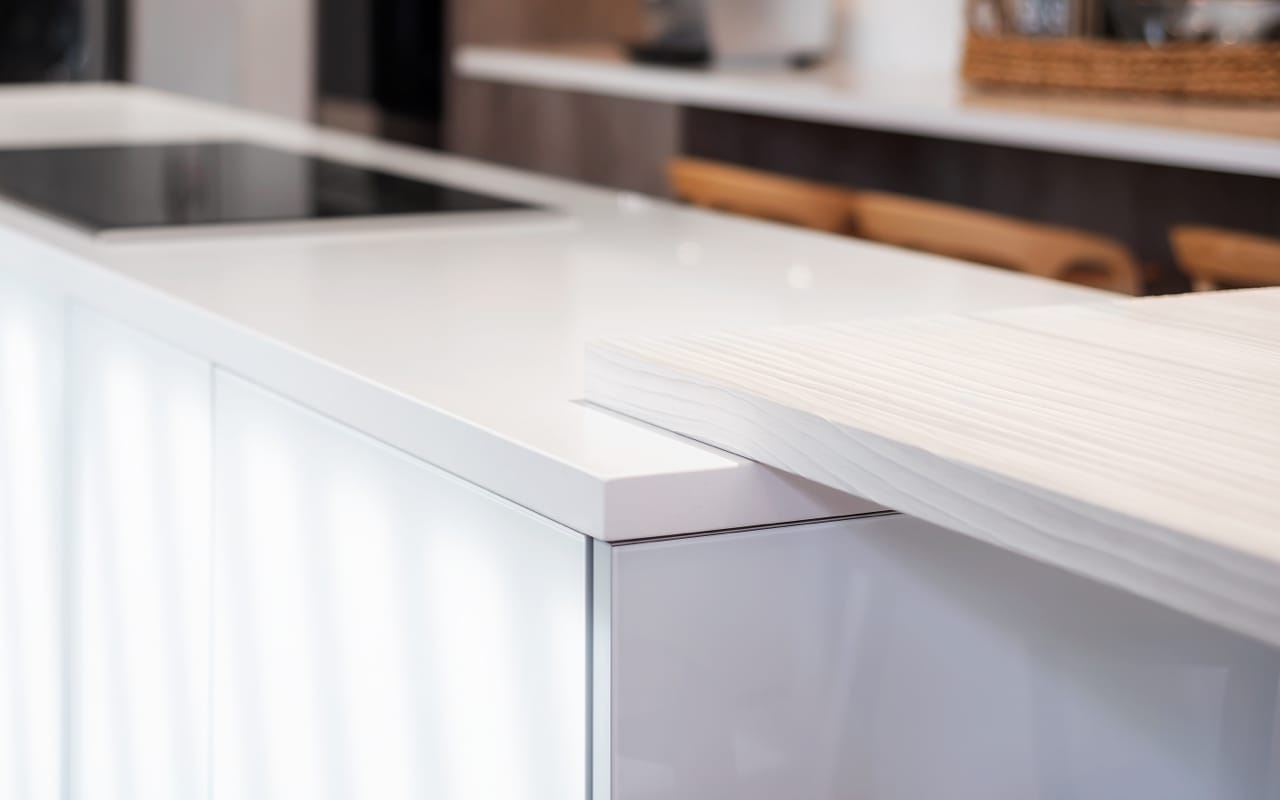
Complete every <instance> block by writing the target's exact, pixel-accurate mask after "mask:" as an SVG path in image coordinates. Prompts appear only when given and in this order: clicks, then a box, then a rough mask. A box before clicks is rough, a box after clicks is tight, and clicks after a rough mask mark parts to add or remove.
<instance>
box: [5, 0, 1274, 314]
mask: <svg viewBox="0 0 1280 800" xmlns="http://www.w3.org/2000/svg"><path fill="white" fill-rule="evenodd" d="M0 80H3V81H6V82H33V81H68V80H114V81H121V80H122V81H130V82H136V83H140V84H143V85H147V86H153V87H157V88H161V89H166V90H172V91H177V92H182V93H185V94H189V95H193V96H197V97H201V98H205V99H209V100H213V101H217V102H222V103H229V104H234V105H239V106H244V107H249V108H253V109H256V110H260V111H263V112H266V113H272V114H279V115H284V116H288V117H293V118H297V119H307V120H314V121H317V122H319V123H321V124H324V125H330V126H336V127H341V128H346V129H350V130H355V131H359V132H363V133H368V134H373V135H377V136H381V137H386V138H390V139H394V140H398V141H402V142H406V143H409V144H412V145H418V146H424V147H431V148H439V149H443V150H447V151H451V152H455V153H458V154H462V155H466V156H471V157H475V158H479V159H484V160H488V161H494V162H499V163H503V164H509V165H514V166H518V167H522V168H526V169H531V170H536V171H540V172H545V173H549V174H553V175H558V176H562V177H567V178H571V179H575V180H581V181H585V182H589V183H593V184H598V185H603V186H608V187H613V188H617V189H620V190H625V191H628V192H636V193H645V194H651V195H659V196H668V197H677V198H679V199H681V200H684V201H686V202H690V203H694V204H698V205H703V206H707V207H711V208H715V209H718V210H720V211H723V212H726V213H738V214H745V215H749V216H755V217H759V218H763V219H769V220H772V221H774V222H782V223H786V224H794V225H804V226H808V227H813V228H819V229H823V230H828V231H830V232H832V233H835V234H837V235H848V236H861V237H864V238H869V239H875V240H878V241H881V242H885V243H888V244H892V245H896V246H902V247H910V248H914V249H920V250H927V251H931V252H936V253H940V254H943V255H949V256H953V257H959V258H965V259H969V260H973V261H979V262H983V263H989V264H993V265H996V266H1000V267H1005V268H1009V269H1018V270H1024V271H1028V272H1034V273H1037V274H1042V275H1048V276H1050V277H1054V278H1058V279H1062V280H1072V281H1077V282H1082V283H1089V284H1093V285H1098V286H1106V287H1109V288H1114V289H1117V290H1120V291H1124V292H1128V293H1134V294H1146V293H1163V292H1174V291H1186V290H1188V289H1191V288H1196V289H1213V288H1221V287H1230V286H1244V285H1262V284H1280V180H1278V178H1280V0H970V1H969V2H966V0H647V1H646V0H221V2H216V3H214V2H209V0H83V2H82V1H81V0H4V2H3V4H0Z"/></svg>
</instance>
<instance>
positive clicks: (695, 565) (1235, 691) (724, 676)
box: [612, 516, 1280, 800]
mask: <svg viewBox="0 0 1280 800" xmlns="http://www.w3.org/2000/svg"><path fill="white" fill-rule="evenodd" d="M613 561H614V563H613V569H612V581H613V611H612V617H613V619H612V622H613V625H612V637H613V639H612V663H613V673H612V679H613V707H612V720H613V727H612V736H613V755H614V759H613V765H612V768H613V787H614V797H613V800H649V799H650V798H653V799H655V800H656V799H657V798H662V800H678V799H679V798H722V797H724V798H728V797H732V798H737V799H738V800H751V799H752V798H761V799H763V798H778V797H787V798H793V799H794V800H809V799H813V800H816V799H817V798H823V799H826V798H857V800H936V798H942V797H945V798H949V799H950V800H1050V799H1052V800H1057V799H1058V798H1073V799H1074V798H1080V799H1082V800H1083V799H1086V798H1087V800H1132V798H1161V800H1261V799H1262V798H1274V797H1276V796H1277V794H1276V793H1277V792H1278V791H1280V783H1277V776H1278V775H1280V746H1278V745H1280V742H1278V741H1277V738H1276V727H1275V726H1276V712H1277V686H1278V685H1280V652H1278V651H1276V650H1274V649H1271V648H1269V647H1267V646H1266V645H1263V644H1260V643H1258V642H1255V641H1253V640H1251V639H1246V638H1244V637H1241V636H1238V635H1236V634H1233V633H1230V632H1228V631H1226V630H1224V629H1221V628H1217V627H1215V626H1212V625H1209V624H1207V623H1203V622H1200V621H1197V620H1195V619H1192V618H1190V617H1187V616H1184V615H1181V614H1179V613H1177V612H1174V611H1171V610H1169V609H1166V608H1164V607H1162V606H1158V605H1156V604H1154V603H1151V602H1148V601H1146V600H1142V599H1139V598H1137V597H1134V596H1132V595H1128V594H1125V593H1123V592H1120V591H1117V590H1114V589H1111V588H1108V587H1105V586H1102V585H1100V584H1096V583H1093V582H1091V581H1089V580H1086V579H1083V578H1078V577H1075V576H1073V575H1071V574H1069V573H1066V572H1064V571H1061V570H1058V569H1054V568H1052V567H1047V566H1044V565H1041V564H1038V563H1036V562H1033V561H1031V560H1029V559H1026V558H1023V557H1020V556H1017V555H1014V554H1011V553H1008V552H1005V551H1003V550H999V549H996V548H994V547H991V546H989V545H986V544H982V543H979V542H976V541H971V540H968V539H965V538H963V537H958V536H955V535H954V534H953V533H951V532H949V531H946V530H943V529H940V528H936V527H934V526H932V525H929V524H926V523H923V522H920V521H917V520H914V519H912V518H909V517H905V516H886V517H877V518H864V519H860V520H850V521H843V522H831V523H823V524H813V525H807V526H801V527H789V528H780V529H772V530H766V531H759V532H751V533H741V534H728V535H722V536H711V537H704V538H695V539H685V540H675V541H669V542H654V543H640V544H634V545H625V546H619V547H615V548H614V550H613Z"/></svg>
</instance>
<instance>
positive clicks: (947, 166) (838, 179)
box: [682, 109, 1280, 291]
mask: <svg viewBox="0 0 1280 800" xmlns="http://www.w3.org/2000/svg"><path fill="white" fill-rule="evenodd" d="M682 147H683V150H684V151H685V152H687V153H688V154H690V155H696V156H701V157H705V158H713V159H719V160H723V161H729V162H732V163H737V164H743V165H747V166H753V167H758V168H761V169H767V170H773V171H777V172H782V173H786V174H792V175H797V176H802V177H806V178H812V179H815V180H822V181H827V182H830V183H836V184H842V185H846V186H852V187H863V188H869V189H880V190H884V191H893V192H901V193H904V194H911V195H916V196H918V197H927V198H932V199H935V200H941V201H945V202H949V203H959V204H963V205H967V206H971V207H975V208H981V209H986V210H989V211H995V212H999V213H1002V214H1012V215H1015V216H1019V217H1023V218H1026V219H1032V220H1038V221H1043V222H1053V223H1058V224H1063V225H1073V226H1077V227H1080V228H1085V229H1088V230H1092V231H1097V232H1099V233H1105V234H1109V235H1111V236H1114V237H1116V238H1118V239H1120V240H1121V241H1124V242H1126V243H1127V244H1129V245H1130V246H1131V247H1132V248H1133V249H1134V250H1135V252H1136V253H1137V254H1138V257H1139V258H1140V259H1142V260H1143V261H1144V262H1147V263H1151V264H1155V265H1157V266H1158V267H1159V269H1160V276H1161V277H1160V278H1159V279H1158V281H1157V282H1156V285H1155V286H1153V287H1152V288H1153V290H1155V291H1172V290H1177V289H1180V288H1183V287H1184V285H1185V284H1184V283H1183V280H1182V278H1181V276H1179V275H1177V274H1176V273H1175V272H1174V270H1173V257H1172V254H1171V253H1170V252H1169V246H1168V239H1167V234H1168V229H1169V226H1170V225H1172V224H1176V223H1180V222H1196V223H1203V224H1212V225H1221V226H1224V227H1230V228H1236V229H1240V230H1247V231H1254V232H1257V233H1263V234H1270V235H1280V180H1276V179H1272V178H1258V177H1252V176H1246V175H1229V174H1225V173H1216V172H1205V171H1201V170H1193V169H1182V168H1177V167H1164V166H1157V165H1151V164H1136V163H1131V162H1124V161H1112V160H1109V159H1102V158H1089V157H1084V156H1075V155H1067V154H1062V153H1045V152H1040V151H1035V150H1022V149H1018V148H1012V147H999V146H995V145H987V144H978V143H973V142H957V141H950V140H943V139H933V138H928V137H924V136H909V135H905V134H897V133H886V132H882V131H870V130H859V129H851V128H846V127H840V126H834V125H820V124H816V123H809V122H799V121H795V120H783V119H774V118H768V117H758V116H753V115H749V114H738V113H730V112H723V111H711V110H705V109H688V110H687V111H686V113H685V118H684V134H683V146H682Z"/></svg>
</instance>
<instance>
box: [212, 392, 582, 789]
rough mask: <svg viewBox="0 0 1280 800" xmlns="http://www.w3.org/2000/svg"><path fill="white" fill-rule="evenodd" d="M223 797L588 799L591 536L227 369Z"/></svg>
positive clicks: (220, 549)
mask: <svg viewBox="0 0 1280 800" xmlns="http://www.w3.org/2000/svg"><path fill="white" fill-rule="evenodd" d="M215 394H216V401H215V409H216V410H215V430H216V446H215V453H216V455H215V461H216V470H215V484H216V486H217V491H216V501H215V507H216V514H215V516H216V536H215V541H216V544H215V569H214V572H215V576H216V577H215V581H214V597H215V602H214V624H213V630H214V648H213V653H214V658H213V664H214V666H213V704H212V705H213V715H214V719H213V761H214V764H215V768H214V770H215V771H214V782H213V796H214V797H215V798H219V799H220V800H266V799H267V798H271V799H272V800H274V799H275V798H294V797H315V798H332V799H333V800H348V799H350V800H355V799H356V798H375V797H376V798H379V800H410V798H424V797H430V798H439V799H440V800H472V798H474V799H475V800H482V799H485V798H499V797H500V798H505V799H508V800H509V799H511V798H530V799H531V800H532V799H533V798H539V799H540V798H568V799H569V800H572V798H581V797H584V794H585V787H586V779H587V776H586V752H587V741H586V735H587V734H586V692H587V675H586V659H587V655H586V654H587V635H586V622H587V615H586V602H587V552H588V548H587V542H586V540H585V539H584V538H583V537H582V536H580V535H579V534H576V533H573V532H571V531H568V530H565V529H563V528H560V527H558V526H556V525H554V524H552V523H550V522H548V521H547V520H545V519H542V518H540V517H538V516H536V515H534V514H531V513H530V512H527V511H525V510H523V509H520V508H518V507H515V506H512V505H510V504H508V503H506V502H504V501H502V500H500V499H498V498H496V497H494V496H493V495H490V494H488V493H487V492H484V491H482V490H479V489H477V488H476V487H474V486H471V485H469V484H466V483H463V482H461V481H458V480H456V479H454V478H452V477H451V476H449V475H447V474H445V473H442V472H440V471H438V470H436V469H434V468H433V467H430V466H429V465H427V464H424V463H422V462H420V461H417V460H414V459H412V458H409V457H407V456H405V455H404V454H402V453H400V452H398V451H395V450H393V449H391V448H389V447H387V446H385V445H383V444H381V443H379V442H376V441H374V440H372V439H369V438H368V437H366V436H363V435H361V434H359V433H357V432H355V431H352V430H350V429H347V428H345V427H343V426H341V425H338V424H336V423H334V422H332V421H331V420H328V419H326V418H324V417H321V416H319V415H317V414H315V413H313V412H311V411H309V410H307V409H304V408H302V407H301V406H298V405H295V404H294V403H292V402H289V401H287V400H284V399H281V398H279V397H277V396H274V395H272V394H271V393H269V392H266V391H263V390H262V389H260V388H258V387H256V386H254V385H251V384H249V383H246V382H244V381H242V380H240V379H238V378H236V377H234V376H231V375H227V374H222V373H219V374H218V376H217V379H216V392H215Z"/></svg>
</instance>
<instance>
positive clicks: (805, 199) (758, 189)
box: [668, 157, 849, 233]
mask: <svg viewBox="0 0 1280 800" xmlns="http://www.w3.org/2000/svg"><path fill="white" fill-rule="evenodd" d="M668 177H669V179H670V181H671V188H672V190H673V192H674V193H675V195H676V197H678V198H680V199H681V200H685V201H687V202H689V203H692V204H693V205H696V206H701V207H703V208H711V209H715V210H718V211H727V212H729V213H732V214H741V215H743V216H747V217H754V218H756V219H765V220H771V221H773V222H784V223H788V224H791V225H799V226H801V227H804V228H812V229H815V230H820V231H828V232H830V233H847V232H848V229H849V219H848V217H849V209H848V203H847V202H846V193H845V192H844V191H843V190H842V189H837V188H835V187H832V186H825V185H823V184H820V183H813V182H810V181H805V180H800V179H797V178H788V177H785V176H782V175H776V174H773V173H770V172H763V171H760V170H754V169H747V168H744V167H737V166H733V165H730V164H722V163H718V162H715V161H705V160H702V159H697V158H686V157H679V158H675V159H672V161H671V163H670V167H669V171H668Z"/></svg>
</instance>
